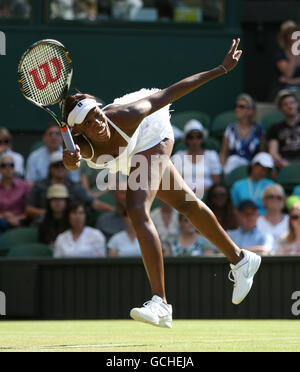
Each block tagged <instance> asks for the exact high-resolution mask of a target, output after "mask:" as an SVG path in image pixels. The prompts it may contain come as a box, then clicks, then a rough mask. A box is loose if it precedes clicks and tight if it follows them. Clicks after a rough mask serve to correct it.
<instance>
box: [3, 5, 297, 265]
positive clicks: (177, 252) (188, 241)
mask: <svg viewBox="0 0 300 372" xmlns="http://www.w3.org/2000/svg"><path fill="white" fill-rule="evenodd" d="M121 2H122V1H120V3H121ZM138 2H139V0H132V4H133V3H135V4H136V6H137V3H138ZM75 3H76V4H75ZM100 3H101V5H102V7H103V9H104V8H105V6H108V3H109V1H94V0H85V1H83V0H81V1H78V2H75V1H73V0H63V1H62V0H60V1H59V0H56V1H52V2H51V6H52V7H53V12H55V11H56V12H63V14H65V15H66V16H67V15H68V14H71V13H68V10H69V11H71V10H72V11H76V12H77V13H76V14H87V13H88V14H90V17H91V19H92V18H93V17H94V16H95V12H96V11H97V10H96V9H97V7H98V6H99V4H100ZM22 4H23V6H27V7H28V6H29V4H30V2H29V1H25V0H24V1H21V0H20V1H18V0H14V1H13V0H11V1H3V3H2V2H1V6H0V15H1V14H3V12H4V10H3V9H7V11H8V10H9V9H12V7H13V6H17V5H19V6H21V5H22ZM55 7H57V8H55ZM59 7H63V8H59ZM93 9H94V10H93ZM1 12H2V13H1ZM80 12H81V13H80ZM71 18H72V17H71V15H70V19H71ZM297 29H298V26H297V25H296V24H294V23H292V22H290V21H288V22H285V23H284V24H283V25H282V27H281V31H280V35H279V44H280V46H281V48H282V49H281V54H280V53H279V54H278V58H277V62H276V63H277V68H278V72H279V80H278V81H279V82H280V86H281V88H284V89H281V90H280V91H279V92H278V94H277V97H276V101H275V103H276V106H277V109H278V110H280V111H281V113H282V114H283V117H284V120H283V121H281V122H278V123H274V124H273V125H272V126H271V127H270V128H269V129H268V130H266V129H265V128H264V126H263V125H262V124H260V123H259V122H256V120H255V117H256V103H255V101H254V99H253V98H252V97H251V96H250V95H249V94H246V93H242V94H240V95H238V97H237V99H236V104H235V111H234V113H235V120H234V121H233V122H232V123H230V124H229V125H228V126H227V128H226V129H225V130H224V133H223V138H222V143H221V146H220V150H219V152H218V151H216V150H211V149H207V148H206V140H207V139H208V138H209V137H210V136H211V133H209V131H208V130H207V129H206V128H205V127H204V125H202V123H201V122H200V121H199V120H197V119H196V118H191V119H189V120H188V121H187V122H186V123H185V126H184V128H183V131H182V132H181V131H180V130H179V129H178V128H175V127H174V130H176V134H177V135H176V136H175V138H176V139H177V141H179V142H181V144H182V145H183V146H184V149H181V150H180V151H175V152H174V154H173V155H172V157H171V160H172V161H173V163H174V166H175V167H176V168H177V170H178V172H179V173H180V174H181V175H182V177H183V178H184V179H185V181H186V183H187V184H188V185H189V186H190V187H191V189H192V190H193V191H194V192H195V193H197V194H198V193H199V195H198V196H199V197H201V198H203V199H204V201H205V202H206V203H207V205H208V207H209V208H211V210H212V211H213V212H214V214H215V215H216V217H217V219H218V221H219V223H220V224H221V226H222V227H223V228H224V229H225V230H226V231H227V232H228V234H229V235H230V237H231V238H232V239H233V241H234V242H235V243H236V244H237V245H238V246H240V247H242V248H245V249H249V250H252V251H254V252H256V253H259V254H261V255H270V254H272V255H274V254H291V255H295V254H300V185H296V186H295V188H294V190H293V192H292V193H289V194H288V195H287V194H286V192H285V190H284V188H283V187H282V186H281V185H280V184H278V182H277V176H278V172H279V171H280V170H281V169H282V168H284V167H287V166H289V165H290V164H293V163H300V113H299V101H298V96H297V94H296V92H295V90H294V88H295V87H297V86H298V83H299V86H300V80H299V79H300V75H299V76H298V72H299V71H298V70H299V69H300V60H299V58H294V57H295V56H293V55H291V40H292V38H291V35H292V32H293V31H295V30H297ZM12 145H13V138H12V135H11V133H10V132H9V130H8V129H7V128H4V127H0V237H1V234H3V233H5V232H6V231H8V230H10V229H14V228H17V227H20V226H30V227H32V226H34V227H35V228H37V229H38V237H39V241H40V242H41V243H43V244H46V245H48V246H49V247H51V249H52V250H53V256H54V257H57V258H58V257H60V258H62V257H63V258H67V257H125V256H141V252H140V249H139V243H138V240H137V237H136V234H135V231H134V229H133V226H132V224H131V222H130V219H129V217H128V215H127V210H126V180H123V181H119V183H118V184H117V190H116V191H109V190H107V191H101V192H100V191H99V190H98V189H97V187H96V178H97V172H96V171H95V170H93V169H90V168H88V167H87V165H86V163H85V162H84V161H82V165H81V168H80V170H79V171H73V172H69V171H67V170H66V168H65V167H64V165H63V156H62V151H63V150H62V148H63V143H62V137H61V134H60V130H59V128H58V127H57V125H56V124H54V123H51V124H49V125H47V126H46V128H45V130H44V133H43V135H42V138H41V142H40V143H38V144H37V146H36V149H35V150H33V151H32V152H31V153H30V155H29V156H28V158H27V159H26V163H25V159H24V157H23V156H22V155H21V154H19V153H18V152H15V151H13V150H12ZM175 148H176V147H175ZM241 167H247V169H248V174H247V176H246V177H242V178H240V179H238V180H236V181H235V182H233V184H232V185H229V182H228V179H229V176H230V175H231V174H232V173H233V172H234V171H235V170H237V169H238V168H241ZM112 193H113V196H112V198H111V199H113V201H114V202H113V203H111V202H107V200H108V199H106V196H107V195H108V194H112ZM151 218H152V220H153V223H154V224H155V226H156V228H157V231H158V234H159V237H160V240H161V243H162V249H163V251H164V254H165V255H166V256H202V255H217V254H219V253H218V250H217V249H216V247H214V246H213V245H212V244H211V243H210V242H209V241H207V240H206V239H205V238H204V237H203V236H201V235H200V234H199V233H198V232H197V231H196V230H195V229H194V227H193V226H192V224H191V223H190V222H189V221H188V220H187V219H186V218H185V217H184V216H182V215H179V214H178V212H177V211H176V210H174V209H172V208H171V207H170V206H168V205H167V204H165V203H163V202H160V205H159V206H158V207H157V208H155V209H153V210H152V212H151Z"/></svg>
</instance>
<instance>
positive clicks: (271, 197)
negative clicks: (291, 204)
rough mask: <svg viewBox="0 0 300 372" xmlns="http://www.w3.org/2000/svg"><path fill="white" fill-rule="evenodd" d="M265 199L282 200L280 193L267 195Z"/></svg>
mask: <svg viewBox="0 0 300 372" xmlns="http://www.w3.org/2000/svg"><path fill="white" fill-rule="evenodd" d="M266 199H276V200H283V197H282V196H281V195H271V194H270V195H267V196H266Z"/></svg>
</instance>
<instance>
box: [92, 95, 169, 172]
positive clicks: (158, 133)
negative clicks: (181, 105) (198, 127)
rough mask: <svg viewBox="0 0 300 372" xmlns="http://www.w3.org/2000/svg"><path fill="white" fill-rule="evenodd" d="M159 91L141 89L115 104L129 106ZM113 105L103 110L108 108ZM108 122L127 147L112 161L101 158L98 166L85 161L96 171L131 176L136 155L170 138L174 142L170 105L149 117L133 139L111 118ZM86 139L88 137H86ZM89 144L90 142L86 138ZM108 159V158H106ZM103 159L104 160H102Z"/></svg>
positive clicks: (119, 99) (142, 123)
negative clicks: (132, 163) (132, 161)
mask: <svg viewBox="0 0 300 372" xmlns="http://www.w3.org/2000/svg"><path fill="white" fill-rule="evenodd" d="M158 91H159V89H141V90H140V91H138V92H134V93H130V94H126V95H125V96H123V97H121V98H116V99H115V100H114V102H113V104H121V105H124V104H128V103H132V102H135V101H138V100H140V99H142V98H145V97H149V96H150V95H152V94H154V93H156V92H158ZM111 105H112V104H110V105H108V106H106V107H104V108H103V111H105V109H106V108H108V107H109V106H111ZM107 119H108V122H109V123H110V124H111V125H112V126H113V127H114V128H115V129H116V131H117V132H118V133H119V134H120V135H121V136H122V137H123V138H124V139H125V140H126V142H127V143H128V145H127V147H125V148H123V149H122V152H121V153H120V155H119V156H118V157H117V158H113V157H111V160H108V161H106V160H105V161H104V162H103V159H104V157H103V158H102V157H100V158H99V159H98V161H97V164H96V163H94V162H93V161H92V159H93V157H94V156H92V158H90V159H85V160H86V162H87V164H88V166H89V167H90V168H94V169H108V170H109V172H110V173H117V172H121V173H123V174H124V175H129V173H130V168H131V159H132V157H133V155H134V154H137V153H140V152H142V151H145V150H148V149H150V148H152V147H154V146H156V145H157V144H159V143H160V142H161V141H162V140H164V139H166V138H168V139H171V140H172V141H174V132H173V128H172V125H171V122H170V105H168V106H165V107H163V108H162V109H160V110H159V111H156V112H154V113H153V114H151V115H149V116H147V117H146V118H145V119H144V120H143V121H142V122H141V123H140V125H139V126H138V128H137V129H136V131H135V132H134V134H133V135H132V137H128V136H127V134H126V133H124V132H123V131H122V130H121V129H120V128H119V127H118V126H116V125H115V124H114V123H113V122H112V121H111V120H110V119H109V118H107ZM85 138H86V137H85ZM86 140H87V141H88V142H89V140H88V139H87V138H86ZM105 157H107V156H105ZM101 158H102V159H101Z"/></svg>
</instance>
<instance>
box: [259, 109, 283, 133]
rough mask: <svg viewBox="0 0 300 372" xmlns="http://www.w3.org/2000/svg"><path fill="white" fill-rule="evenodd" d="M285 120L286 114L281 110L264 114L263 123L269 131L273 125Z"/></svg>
mask: <svg viewBox="0 0 300 372" xmlns="http://www.w3.org/2000/svg"><path fill="white" fill-rule="evenodd" d="M283 120H284V115H283V113H282V112H281V111H272V112H270V113H268V114H266V115H264V116H263V118H262V120H261V124H262V126H263V127H264V129H265V131H266V132H267V131H268V130H269V129H270V128H271V126H272V125H274V124H277V123H280V122H281V121H283Z"/></svg>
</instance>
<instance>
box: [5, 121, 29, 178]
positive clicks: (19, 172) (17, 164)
mask: <svg viewBox="0 0 300 372" xmlns="http://www.w3.org/2000/svg"><path fill="white" fill-rule="evenodd" d="M11 144H12V135H11V134H10V132H9V131H8V130H7V129H6V128H1V127H0V156H1V155H8V156H10V157H12V158H13V160H14V172H15V176H17V177H20V178H22V177H23V176H24V158H23V156H22V155H21V154H18V153H17V152H14V151H12V149H11Z"/></svg>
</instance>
